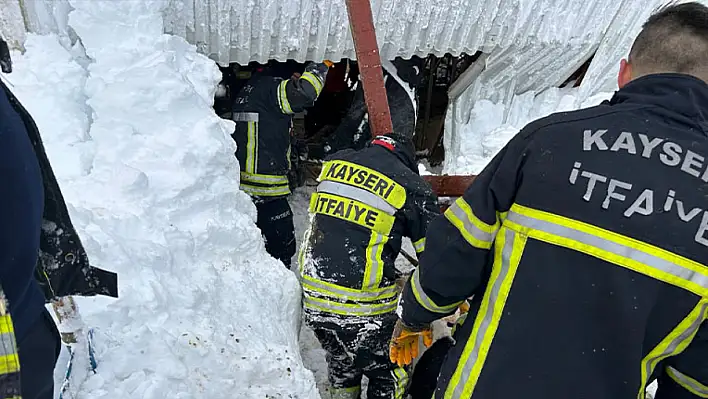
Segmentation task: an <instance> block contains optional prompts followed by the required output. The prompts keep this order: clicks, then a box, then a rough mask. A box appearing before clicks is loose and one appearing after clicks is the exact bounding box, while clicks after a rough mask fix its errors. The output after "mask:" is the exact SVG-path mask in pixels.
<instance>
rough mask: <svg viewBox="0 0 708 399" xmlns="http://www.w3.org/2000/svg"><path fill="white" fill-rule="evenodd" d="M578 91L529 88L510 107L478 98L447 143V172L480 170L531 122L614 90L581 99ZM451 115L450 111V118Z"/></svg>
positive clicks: (596, 100)
mask: <svg viewBox="0 0 708 399" xmlns="http://www.w3.org/2000/svg"><path fill="white" fill-rule="evenodd" d="M578 93H579V89H578V88H562V89H558V88H550V89H547V90H544V91H543V92H541V93H536V92H533V91H529V92H526V93H523V94H520V95H515V96H514V97H513V99H512V101H511V106H509V107H506V106H505V105H504V104H503V103H501V102H500V103H494V102H491V101H489V100H479V101H477V102H476V103H475V104H474V107H473V108H472V111H471V114H470V120H469V122H468V123H466V124H458V125H457V126H456V129H457V130H456V133H455V134H454V135H453V137H451V138H450V139H451V140H450V142H449V144H447V145H446V147H445V150H446V154H445V163H444V167H443V174H451V175H466V174H476V173H479V172H481V171H482V169H484V167H485V166H486V165H487V163H489V161H491V160H492V158H493V157H494V156H495V155H496V154H497V152H499V150H501V149H502V147H504V145H506V143H507V142H508V141H509V140H511V138H512V137H514V135H516V133H518V132H519V131H520V130H521V129H522V128H523V127H524V126H525V125H526V124H528V123H529V122H531V121H534V120H536V119H539V118H543V117H546V116H548V115H550V114H552V113H555V112H564V111H572V110H574V109H578V108H586V107H590V106H594V105H597V104H599V103H600V102H602V101H603V100H605V99H609V98H610V97H611V96H612V94H613V93H599V94H597V95H595V96H592V97H590V98H588V99H587V100H586V101H583V102H580V101H579V98H578V97H577V96H578ZM450 117H451V116H450V115H449V113H448V115H447V118H450ZM446 125H447V124H446Z"/></svg>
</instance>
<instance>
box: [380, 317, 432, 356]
mask: <svg viewBox="0 0 708 399" xmlns="http://www.w3.org/2000/svg"><path fill="white" fill-rule="evenodd" d="M420 336H423V345H425V346H426V347H429V346H430V345H432V344H433V332H432V331H431V330H430V328H427V329H424V330H421V331H411V330H410V329H408V328H407V327H406V326H405V325H404V324H403V322H402V321H401V320H398V321H397V322H396V326H395V327H394V329H393V336H392V337H391V343H390V344H389V349H390V352H389V358H390V359H391V362H392V363H396V364H397V365H398V366H399V367H403V366H405V365H408V364H411V362H412V361H413V359H415V358H416V357H418V339H419V337H420Z"/></svg>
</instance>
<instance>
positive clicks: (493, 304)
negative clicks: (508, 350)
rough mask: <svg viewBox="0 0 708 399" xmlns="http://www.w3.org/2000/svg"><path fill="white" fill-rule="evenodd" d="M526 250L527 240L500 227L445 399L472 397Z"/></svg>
mask: <svg viewBox="0 0 708 399" xmlns="http://www.w3.org/2000/svg"><path fill="white" fill-rule="evenodd" d="M525 246H526V236H524V235H521V234H516V233H515V232H514V231H512V230H509V229H508V228H505V227H502V229H501V230H500V231H499V234H497V236H496V242H495V243H494V264H493V266H492V275H491V276H490V279H489V283H488V285H487V289H486V291H485V293H484V297H483V299H482V304H481V305H480V308H479V313H478V314H477V317H476V318H475V321H474V326H473V328H472V333H471V334H470V337H469V339H468V341H467V342H466V343H465V347H464V350H463V351H462V355H461V356H460V359H459V361H458V364H457V368H456V369H455V372H454V373H453V375H452V378H451V379H450V382H449V384H448V386H447V389H446V390H445V396H444V398H445V399H463V398H464V399H467V398H470V397H471V396H472V393H473V392H474V388H475V386H476V385H477V381H478V380H479V376H480V374H481V372H482V367H483V366H484V362H485V361H486V359H487V355H488V354H489V349H490V347H491V345H492V341H493V340H494V335H495V334H496V332H497V329H498V328H499V321H500V320H501V316H502V313H503V311H504V306H506V300H507V298H508V297H509V291H511V285H512V282H513V281H514V277H515V276H516V270H517V269H518V267H519V262H520V261H521V255H522V253H523V251H524V247H525Z"/></svg>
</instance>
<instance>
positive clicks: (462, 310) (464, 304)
mask: <svg viewBox="0 0 708 399" xmlns="http://www.w3.org/2000/svg"><path fill="white" fill-rule="evenodd" d="M458 309H459V310H460V315H463V314H465V313H467V312H469V311H470V304H469V303H468V302H467V301H464V302H462V304H461V305H460V306H459V307H458Z"/></svg>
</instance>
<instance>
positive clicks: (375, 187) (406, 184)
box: [300, 141, 440, 317]
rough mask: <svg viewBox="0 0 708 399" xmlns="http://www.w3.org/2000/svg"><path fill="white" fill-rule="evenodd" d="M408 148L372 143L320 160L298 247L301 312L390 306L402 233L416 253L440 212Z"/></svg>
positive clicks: (380, 310) (364, 311)
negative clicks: (306, 226)
mask: <svg viewBox="0 0 708 399" xmlns="http://www.w3.org/2000/svg"><path fill="white" fill-rule="evenodd" d="M374 143H376V141H374ZM411 147H412V145H411ZM406 152H407V153H408V154H404V152H403V151H399V148H396V149H395V150H394V152H392V151H390V150H389V149H388V148H385V147H383V146H381V145H378V144H371V145H369V146H367V147H365V148H364V149H362V150H359V151H354V150H343V151H340V152H338V153H337V154H335V155H333V156H332V157H330V158H329V159H328V160H327V161H326V162H325V163H324V165H323V168H322V172H321V173H320V177H319V181H320V183H319V185H318V186H317V192H316V193H314V194H313V195H312V198H311V201H310V209H309V210H310V213H311V215H312V219H311V224H310V228H309V230H308V231H307V233H306V235H305V239H304V240H303V241H304V244H303V246H302V250H301V253H300V273H301V276H302V284H303V291H304V308H305V309H306V310H308V311H314V312H317V313H325V314H330V315H339V316H373V315H380V314H385V313H389V314H391V313H392V312H393V311H394V310H395V308H396V303H397V296H398V290H397V289H396V279H397V278H398V277H400V276H398V275H397V272H396V269H395V265H394V262H395V260H396V257H397V256H398V254H399V251H400V249H401V240H402V237H403V236H407V237H409V238H410V239H411V241H412V242H413V246H414V247H415V250H416V252H417V253H421V252H422V251H423V250H424V249H425V230H426V228H427V226H428V224H429V222H430V221H431V220H433V219H434V218H435V216H437V215H439V214H440V211H439V208H438V205H437V197H436V196H435V194H434V193H433V191H432V188H431V187H430V185H429V184H428V183H427V182H426V181H425V180H423V179H422V178H421V177H420V176H419V175H418V174H417V173H416V172H414V171H413V170H412V169H411V166H410V165H413V166H412V167H413V168H415V163H414V161H413V153H412V148H411V150H410V151H406ZM404 162H405V163H404ZM335 317H338V316H335Z"/></svg>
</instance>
